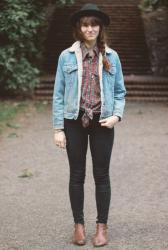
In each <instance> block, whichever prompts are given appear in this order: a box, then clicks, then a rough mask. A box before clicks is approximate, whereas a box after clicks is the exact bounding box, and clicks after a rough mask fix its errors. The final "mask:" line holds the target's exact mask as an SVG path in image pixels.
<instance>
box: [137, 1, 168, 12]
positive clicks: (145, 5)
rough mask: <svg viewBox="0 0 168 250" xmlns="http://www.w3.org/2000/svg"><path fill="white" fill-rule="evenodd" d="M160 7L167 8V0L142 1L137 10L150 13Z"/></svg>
mask: <svg viewBox="0 0 168 250" xmlns="http://www.w3.org/2000/svg"><path fill="white" fill-rule="evenodd" d="M160 6H168V0H142V1H141V3H140V4H139V8H140V9H141V10H143V11H152V10H155V9H157V8H158V7H160Z"/></svg>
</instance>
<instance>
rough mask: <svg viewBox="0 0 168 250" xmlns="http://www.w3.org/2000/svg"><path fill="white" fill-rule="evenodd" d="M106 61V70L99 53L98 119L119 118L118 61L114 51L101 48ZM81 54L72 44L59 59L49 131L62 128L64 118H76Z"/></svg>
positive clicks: (122, 95) (120, 76) (121, 104)
mask: <svg viewBox="0 0 168 250" xmlns="http://www.w3.org/2000/svg"><path fill="white" fill-rule="evenodd" d="M105 53H106V56H107V58H108V59H109V61H110V64H111V68H110V69H109V71H107V70H105V69H104V68H103V63H102V54H101V53H99V81H100V90H101V115H100V119H103V118H107V117H109V116H112V115H117V116H119V117H121V118H122V116H123V111H124V106H125V95H126V88H125V86H124V78H123V73H122V67H121V62H120V59H119V56H118V54H117V52H116V51H115V50H113V49H111V48H109V47H107V46H106V47H105ZM82 71H83V68H82V52H81V48H80V42H79V41H76V42H75V43H74V44H73V45H72V46H71V47H70V48H68V49H65V50H63V51H62V53H61V54H60V56H59V59H58V66H57V71H56V76H55V84H54V92H53V128H56V129H63V128H64V118H67V119H77V117H78V114H79V108H80V98H81V85H82Z"/></svg>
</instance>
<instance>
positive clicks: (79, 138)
mask: <svg viewBox="0 0 168 250" xmlns="http://www.w3.org/2000/svg"><path fill="white" fill-rule="evenodd" d="M82 114H83V111H80V113H79V116H78V119H77V120H74V119H73V120H72V119H71V120H70V119H64V128H65V135H66V139H67V147H66V150H67V155H68V161H69V166H70V180H69V197H70V203H71V208H72V213H73V217H74V222H75V223H81V224H84V212H83V207H84V182H85V171H86V153H87V147H88V135H89V142H90V150H91V156H92V163H93V176H94V181H95V187H96V188H95V199H96V206H97V220H96V223H107V220H108V213H109V206H110V199H111V185H110V177H109V165H110V158H111V152H112V147H113V141H114V127H113V128H112V129H110V128H107V127H102V126H101V125H100V124H99V122H98V120H99V114H95V115H94V117H93V120H92V121H91V123H90V125H89V127H87V128H83V127H82V123H81V116H82Z"/></svg>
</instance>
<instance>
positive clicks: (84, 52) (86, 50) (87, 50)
mask: <svg viewBox="0 0 168 250" xmlns="http://www.w3.org/2000/svg"><path fill="white" fill-rule="evenodd" d="M80 47H81V50H82V58H83V60H84V59H85V57H86V56H87V54H88V53H89V49H88V48H87V47H86V46H85V44H84V43H83V42H81V44H80ZM93 51H94V52H95V55H96V56H98V55H99V49H98V47H97V44H95V46H94V47H93Z"/></svg>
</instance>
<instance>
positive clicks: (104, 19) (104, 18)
mask: <svg viewBox="0 0 168 250" xmlns="http://www.w3.org/2000/svg"><path fill="white" fill-rule="evenodd" d="M84 16H96V17H99V18H100V19H101V20H102V22H103V24H104V25H105V26H108V25H109V24H110V18H109V16H108V15H106V14H105V13H104V12H102V11H97V10H81V11H78V12H75V13H74V14H72V16H71V17H70V22H71V24H72V25H73V26H75V25H76V22H77V21H78V20H79V19H80V18H81V17H84Z"/></svg>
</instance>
